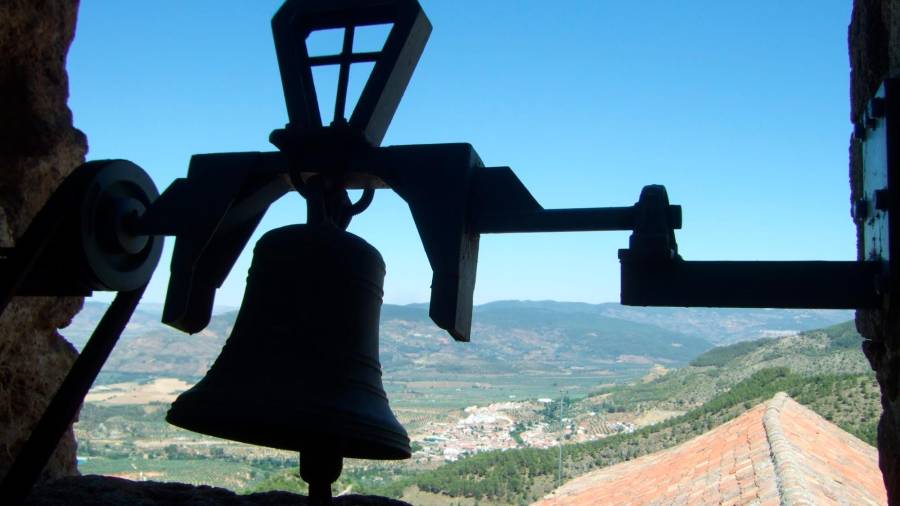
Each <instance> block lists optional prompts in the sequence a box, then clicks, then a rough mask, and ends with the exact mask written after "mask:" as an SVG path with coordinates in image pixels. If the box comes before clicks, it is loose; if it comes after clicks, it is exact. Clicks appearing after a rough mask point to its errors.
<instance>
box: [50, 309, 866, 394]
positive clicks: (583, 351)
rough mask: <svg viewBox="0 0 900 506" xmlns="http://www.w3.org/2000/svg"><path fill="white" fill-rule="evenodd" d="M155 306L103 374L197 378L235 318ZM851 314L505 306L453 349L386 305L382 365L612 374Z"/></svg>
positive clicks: (410, 314) (414, 316) (81, 323)
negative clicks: (182, 315) (182, 327)
mask: <svg viewBox="0 0 900 506" xmlns="http://www.w3.org/2000/svg"><path fill="white" fill-rule="evenodd" d="M105 309H106V304H103V303H98V302H93V301H89V302H87V303H86V304H85V307H84V309H83V310H82V312H81V313H80V314H79V315H78V316H76V318H75V319H74V321H73V322H72V324H71V325H70V326H69V327H68V328H67V329H65V330H64V331H63V335H65V336H66V337H68V338H69V339H70V340H71V341H72V342H73V343H74V344H75V345H76V346H77V347H79V348H80V347H81V346H83V345H84V343H85V341H86V340H87V338H88V337H89V335H90V333H91V332H92V331H93V329H94V326H95V325H96V323H97V322H98V321H99V319H100V317H101V316H102V315H103V312H104V311H105ZM160 314H161V307H160V306H159V305H158V304H155V305H153V304H151V305H142V306H140V307H139V309H138V311H136V312H135V315H134V317H133V318H132V319H131V322H130V323H129V325H128V328H127V330H126V332H125V334H124V336H123V338H122V342H121V343H120V344H119V346H117V347H116V349H115V351H114V352H113V355H112V356H111V357H110V360H109V362H108V364H107V366H106V369H105V370H106V371H114V372H121V373H134V374H148V375H149V374H153V375H172V376H178V377H197V376H201V375H202V374H204V372H205V371H206V369H207V368H208V367H209V364H210V363H211V362H212V360H214V359H215V357H216V356H217V355H218V353H219V350H220V349H221V347H222V345H223V343H224V342H225V339H226V338H227V337H228V335H229V334H230V332H231V327H232V325H233V324H234V320H235V318H236V315H237V313H236V311H230V312H222V313H218V314H216V315H215V316H213V318H212V321H211V322H210V325H209V326H208V327H207V328H206V329H205V330H203V331H202V332H200V333H198V334H196V335H193V336H188V335H185V334H183V333H181V332H179V331H177V330H175V329H172V328H170V327H167V326H165V325H162V324H161V323H160ZM850 314H851V313H850V312H846V311H795V310H759V309H752V310H751V309H684V308H635V307H624V306H621V305H618V304H584V303H573V302H555V301H499V302H492V303H489V304H483V305H480V306H477V307H476V308H475V312H474V318H473V320H474V323H473V329H472V342H470V343H458V342H454V341H453V340H452V339H451V338H450V337H449V336H448V335H447V334H446V332H444V331H442V330H440V329H438V328H437V327H436V326H435V325H434V324H433V323H432V322H431V319H430V318H429V317H428V305H427V304H410V305H405V306H398V305H392V304H385V305H384V306H383V307H382V312H381V316H382V318H381V361H382V365H383V366H384V367H385V369H386V370H391V371H395V372H401V371H406V372H409V373H411V374H412V373H436V374H445V373H474V374H479V373H481V372H483V371H489V372H491V373H494V374H503V373H523V372H525V373H528V372H565V371H570V370H588V371H594V370H596V371H597V372H598V374H600V373H601V372H602V371H603V370H604V369H608V368H611V367H612V368H614V367H616V364H645V365H646V367H649V366H650V365H652V364H653V363H661V364H665V365H667V366H679V365H684V364H686V363H687V362H689V361H691V360H692V359H694V358H695V357H697V355H699V354H700V353H702V352H704V351H706V350H707V349H709V348H710V347H711V346H712V344H710V343H728V342H735V341H740V340H743V339H748V338H754V337H758V336H760V335H763V336H765V335H778V334H779V333H782V334H783V333H791V332H794V331H797V330H804V329H808V328H815V327H820V326H823V322H824V324H831V323H833V320H835V319H837V318H850Z"/></svg>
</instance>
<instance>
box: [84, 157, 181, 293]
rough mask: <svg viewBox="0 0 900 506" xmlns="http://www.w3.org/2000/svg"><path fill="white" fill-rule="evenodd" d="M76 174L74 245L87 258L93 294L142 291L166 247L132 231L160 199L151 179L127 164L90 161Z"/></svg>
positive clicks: (155, 240)
mask: <svg viewBox="0 0 900 506" xmlns="http://www.w3.org/2000/svg"><path fill="white" fill-rule="evenodd" d="M76 171H77V173H76V174H73V176H75V177H76V178H77V179H78V182H79V183H80V184H79V186H81V188H82V190H81V192H80V194H81V197H80V199H81V200H80V202H79V213H78V217H77V219H78V220H79V223H78V227H77V228H78V232H77V236H76V240H77V241H78V242H79V243H80V249H81V252H82V253H83V255H84V257H83V260H84V265H83V268H84V269H85V272H84V274H86V275H87V277H88V279H85V280H84V281H86V282H87V283H88V284H89V285H90V286H91V288H92V289H95V290H110V291H127V290H135V289H137V288H140V287H141V286H143V285H144V284H146V283H147V282H148V281H149V280H150V276H151V275H152V274H153V271H154V269H156V265H157V263H158V262H159V257H160V255H161V254H162V246H163V238H162V237H157V236H147V235H138V234H136V233H134V231H133V227H134V225H135V224H136V222H137V220H138V219H139V218H140V216H141V215H142V214H143V213H144V212H145V211H146V210H147V209H148V208H149V207H150V205H151V204H152V203H153V201H154V200H156V198H157V197H159V192H158V191H157V190H156V186H155V185H154V184H153V180H152V179H150V176H148V175H147V173H146V172H144V170H143V169H141V168H140V167H138V166H137V165H135V164H134V163H131V162H129V161H127V160H100V161H93V162H88V163H86V164H84V165H82V166H81V167H79V168H78V169H76ZM73 218H74V217H73Z"/></svg>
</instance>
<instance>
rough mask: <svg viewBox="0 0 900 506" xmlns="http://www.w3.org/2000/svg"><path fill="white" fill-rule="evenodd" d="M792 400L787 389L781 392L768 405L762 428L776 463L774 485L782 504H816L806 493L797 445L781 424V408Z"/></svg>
mask: <svg viewBox="0 0 900 506" xmlns="http://www.w3.org/2000/svg"><path fill="white" fill-rule="evenodd" d="M788 399H790V397H788V395H787V394H786V393H784V392H778V393H777V394H775V397H773V398H772V399H771V400H770V401H769V402H768V403H767V405H766V414H765V415H763V420H762V421H763V427H764V428H765V431H766V439H767V440H768V442H769V449H770V451H771V457H772V463H773V464H774V465H775V484H776V488H777V490H778V495H779V496H780V498H781V504H782V505H784V506H814V505H815V502H814V501H813V500H812V498H811V497H810V496H809V494H808V493H807V492H806V490H807V488H806V484H805V483H804V480H803V474H802V473H801V472H800V470H799V464H798V462H797V458H796V451H797V450H796V448H794V445H793V444H791V442H790V440H789V439H788V438H787V436H786V435H785V433H784V427H782V425H781V411H782V409H783V408H784V405H785V402H786V401H787V400H788Z"/></svg>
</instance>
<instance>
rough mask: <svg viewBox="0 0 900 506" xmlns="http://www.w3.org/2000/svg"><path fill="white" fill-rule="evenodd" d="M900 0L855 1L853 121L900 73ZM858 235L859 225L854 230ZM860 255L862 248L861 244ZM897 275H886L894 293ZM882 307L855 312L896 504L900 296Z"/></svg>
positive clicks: (856, 161) (856, 165)
mask: <svg viewBox="0 0 900 506" xmlns="http://www.w3.org/2000/svg"><path fill="white" fill-rule="evenodd" d="M898 21H900V0H854V2H853V16H852V20H851V23H850V29H849V37H848V38H849V40H848V44H849V48H850V66H851V76H850V103H851V113H850V114H851V120H854V121H855V120H857V119H858V118H859V115H860V113H861V112H862V111H863V109H864V108H865V105H866V102H867V100H868V98H869V97H870V96H871V95H872V94H873V93H874V92H875V90H877V89H878V86H879V85H880V84H881V82H882V81H883V80H884V79H885V78H886V77H888V76H900V22H898ZM860 168H861V158H860V153H859V146H858V144H857V143H855V142H853V141H852V140H851V144H850V187H851V194H852V198H854V199H855V198H856V195H857V194H858V192H859V190H860V178H859V175H860ZM857 234H859V230H858V231H857ZM860 258H862V255H861V247H860ZM898 281H900V280H896V279H894V280H890V281H889V283H890V286H891V287H892V290H891V291H893V292H894V293H895V294H896V293H900V292H898V290H897V288H896V287H897V286H898V285H900V283H898ZM898 297H900V296H898V295H894V297H893V299H894V300H888V301H886V303H885V306H884V307H883V308H882V309H881V310H876V311H859V312H858V313H857V316H856V326H857V328H858V329H859V331H860V333H861V334H862V335H863V336H864V337H865V338H866V341H865V342H864V343H863V351H864V352H865V353H866V357H868V359H869V362H870V363H871V364H872V368H873V369H875V372H876V375H877V377H878V383H879V384H880V385H881V404H882V408H883V410H884V412H883V414H882V416H881V420H880V421H879V424H878V453H879V465H880V466H881V471H882V473H884V481H885V485H886V486H887V492H888V500H889V501H890V503H891V504H900V388H898V387H900V300H898Z"/></svg>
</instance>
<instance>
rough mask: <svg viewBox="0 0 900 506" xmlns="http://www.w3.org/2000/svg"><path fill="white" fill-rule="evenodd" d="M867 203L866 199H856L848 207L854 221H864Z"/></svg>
mask: <svg viewBox="0 0 900 506" xmlns="http://www.w3.org/2000/svg"><path fill="white" fill-rule="evenodd" d="M868 211H869V202H868V201H867V200H866V199H856V200H854V201H853V205H852V206H850V215H851V216H853V219H854V220H856V221H865V219H866V217H867V215H868V214H869V212H868Z"/></svg>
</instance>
